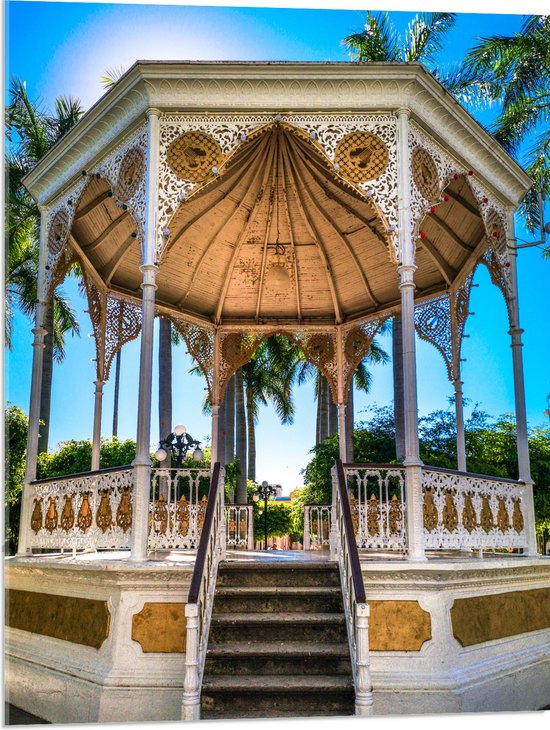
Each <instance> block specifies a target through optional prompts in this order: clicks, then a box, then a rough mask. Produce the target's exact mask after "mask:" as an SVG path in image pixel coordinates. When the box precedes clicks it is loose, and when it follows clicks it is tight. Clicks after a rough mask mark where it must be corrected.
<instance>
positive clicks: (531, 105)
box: [442, 15, 550, 256]
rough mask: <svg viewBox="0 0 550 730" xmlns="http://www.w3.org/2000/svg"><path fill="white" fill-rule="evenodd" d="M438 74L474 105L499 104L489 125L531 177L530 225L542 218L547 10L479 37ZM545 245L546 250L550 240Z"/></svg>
mask: <svg viewBox="0 0 550 730" xmlns="http://www.w3.org/2000/svg"><path fill="white" fill-rule="evenodd" d="M442 80H443V82H444V83H445V84H446V85H447V86H448V88H449V89H450V91H451V92H452V93H453V94H454V95H455V96H456V97H457V98H458V99H459V100H460V101H462V102H464V103H466V104H467V105H468V106H470V107H472V108H473V109H474V110H476V109H482V108H487V107H490V106H496V107H497V108H498V109H499V114H498V116H497V118H496V119H495V121H494V122H493V124H492V125H491V127H490V131H491V132H492V133H493V134H494V136H495V137H496V139H497V140H498V141H499V142H500V143H501V144H502V145H503V146H504V147H505V149H506V150H507V151H508V152H510V154H512V155H514V156H515V157H521V158H522V161H523V163H524V165H525V170H526V172H527V174H528V175H530V177H531V178H532V179H533V180H534V183H535V184H534V185H533V187H532V188H531V190H530V191H529V193H527V195H526V197H525V199H524V200H523V202H522V204H521V206H520V213H521V214H522V215H524V216H525V221H526V225H527V228H528V230H530V231H534V230H535V229H536V228H537V227H538V226H539V225H540V223H541V221H540V215H539V204H538V196H539V193H543V194H544V195H546V196H549V195H550V126H549V124H548V121H549V120H550V15H525V16H523V22H522V26H521V30H520V32H519V33H513V34H512V35H510V36H503V35H491V36H487V37H485V38H478V43H477V44H476V45H475V46H474V47H473V48H472V49H471V50H470V51H468V53H467V54H466V56H465V58H464V61H463V63H462V64H460V65H459V67H458V68H456V69H454V70H453V71H452V72H450V73H448V74H447V75H446V77H445V78H443V79H442ZM526 144H528V145H530V146H529V147H527V148H525V145H526ZM522 150H523V152H524V154H523V155H522V154H520V153H521V152H522ZM544 251H545V255H546V256H550V246H547V247H546V248H545V249H544Z"/></svg>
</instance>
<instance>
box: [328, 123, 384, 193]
mask: <svg viewBox="0 0 550 730" xmlns="http://www.w3.org/2000/svg"><path fill="white" fill-rule="evenodd" d="M334 162H335V163H336V164H338V165H339V166H340V173H341V174H342V175H343V176H344V177H346V178H347V179H348V180H351V181H352V182H356V183H359V182H366V181H367V180H374V178H376V177H379V176H380V175H381V174H382V173H383V172H384V170H385V169H386V167H387V166H388V148H387V147H386V145H385V144H384V142H383V141H382V140H381V139H380V137H377V136H376V135H375V134H371V133H370V132H351V134H346V136H345V137H342V139H341V140H340V142H338V145H337V146H336V153H335V155H334Z"/></svg>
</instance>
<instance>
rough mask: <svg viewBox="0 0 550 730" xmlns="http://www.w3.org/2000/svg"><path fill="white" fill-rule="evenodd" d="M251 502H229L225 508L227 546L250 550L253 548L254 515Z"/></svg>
mask: <svg viewBox="0 0 550 730" xmlns="http://www.w3.org/2000/svg"><path fill="white" fill-rule="evenodd" d="M252 510H253V508H252V505H251V504H230V505H227V506H226V508H225V523H226V531H227V536H226V544H227V547H231V548H235V549H239V548H240V549H241V550H252V549H253V548H254V524H253V521H254V516H253V511H252Z"/></svg>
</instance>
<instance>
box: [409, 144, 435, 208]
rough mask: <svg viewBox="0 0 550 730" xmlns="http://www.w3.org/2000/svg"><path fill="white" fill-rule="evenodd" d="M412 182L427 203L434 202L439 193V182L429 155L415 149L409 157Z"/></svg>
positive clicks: (425, 151)
mask: <svg viewBox="0 0 550 730" xmlns="http://www.w3.org/2000/svg"><path fill="white" fill-rule="evenodd" d="M411 165H412V171H413V182H414V184H415V185H416V187H417V188H418V190H419V192H420V193H421V195H422V197H423V198H425V199H426V200H427V201H435V200H437V198H438V197H439V194H440V192H441V181H440V179H439V175H438V174H437V167H436V166H435V162H434V161H433V159H432V157H431V155H430V153H429V152H428V151H427V150H425V149H424V148H423V147H415V148H414V149H413V151H412V155H411Z"/></svg>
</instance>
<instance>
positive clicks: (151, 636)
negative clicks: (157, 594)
mask: <svg viewBox="0 0 550 730" xmlns="http://www.w3.org/2000/svg"><path fill="white" fill-rule="evenodd" d="M184 607H185V604H184V603H144V604H143V608H142V609H141V611H140V612H139V613H136V614H134V615H133V616H132V639H133V640H134V641H137V642H138V644H140V646H141V649H142V651H143V652H144V653H145V654H148V653H151V652H159V653H161V654H181V653H183V652H184V651H185V628H186V626H185V613H184Z"/></svg>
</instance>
